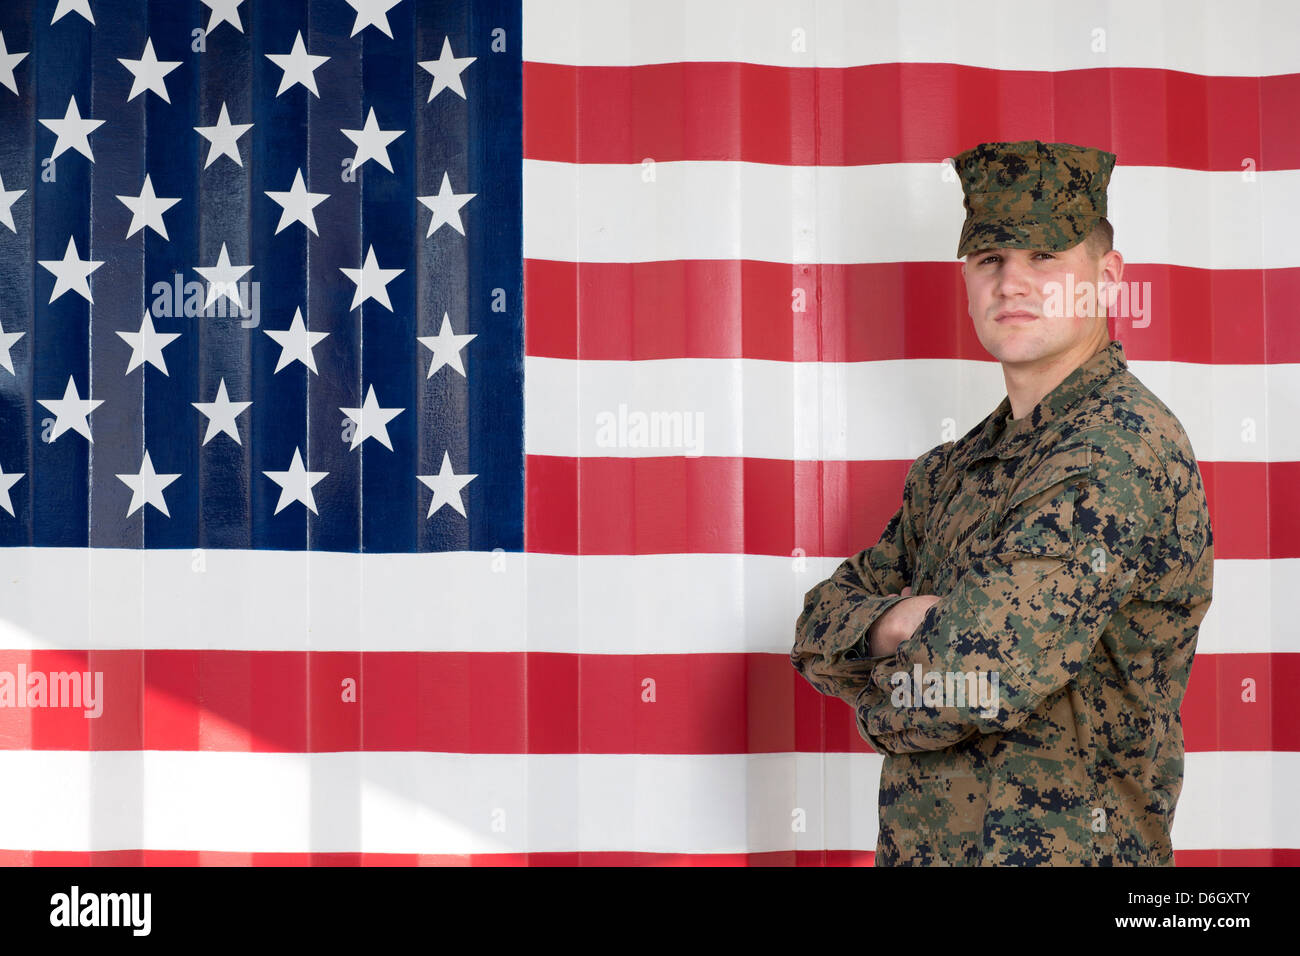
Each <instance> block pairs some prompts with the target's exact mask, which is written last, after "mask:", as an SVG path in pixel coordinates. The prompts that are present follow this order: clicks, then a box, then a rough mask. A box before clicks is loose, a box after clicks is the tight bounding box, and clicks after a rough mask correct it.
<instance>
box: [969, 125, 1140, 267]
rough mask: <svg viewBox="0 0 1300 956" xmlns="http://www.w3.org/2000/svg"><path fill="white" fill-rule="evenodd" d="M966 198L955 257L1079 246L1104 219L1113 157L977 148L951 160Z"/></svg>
mask: <svg viewBox="0 0 1300 956" xmlns="http://www.w3.org/2000/svg"><path fill="white" fill-rule="evenodd" d="M953 165H954V166H955V167H956V170H957V175H958V176H959V177H960V179H961V188H962V191H963V192H964V193H965V198H964V199H963V203H964V204H965V206H966V222H965V223H964V224H963V225H962V230H961V239H960V240H959V241H958V243H957V258H958V259H961V258H964V257H965V256H966V255H967V254H968V253H971V252H976V251H979V250H981V249H994V248H1007V249H1050V250H1053V251H1056V252H1060V251H1063V250H1065V249H1069V248H1070V247H1071V246H1075V245H1078V244H1079V242H1081V241H1082V240H1083V239H1084V238H1085V237H1086V236H1087V235H1088V233H1090V232H1092V227H1093V226H1095V225H1096V224H1097V220H1098V219H1100V218H1101V217H1102V216H1105V215H1106V187H1107V186H1108V185H1109V183H1110V174H1111V172H1112V171H1113V170H1114V168H1115V154H1114V153H1107V152H1105V151H1103V150H1100V149H1092V148H1089V147H1085V146H1072V145H1070V144H1069V143H1040V142H1039V141H1038V140H1026V141H1024V142H1019V143H980V144H979V145H978V146H976V147H974V148H973V149H968V150H966V151H965V152H962V153H958V154H957V155H956V156H955V157H953Z"/></svg>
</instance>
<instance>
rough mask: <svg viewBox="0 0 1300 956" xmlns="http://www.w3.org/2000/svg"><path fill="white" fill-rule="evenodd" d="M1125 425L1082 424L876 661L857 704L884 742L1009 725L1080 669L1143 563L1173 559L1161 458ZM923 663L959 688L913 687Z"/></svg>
mask: <svg viewBox="0 0 1300 956" xmlns="http://www.w3.org/2000/svg"><path fill="white" fill-rule="evenodd" d="M1121 435H1122V436H1128V437H1116V436H1115V435H1114V434H1110V433H1103V434H1101V435H1098V434H1091V435H1088V436H1078V437H1077V440H1071V441H1070V442H1069V444H1068V447H1063V448H1060V449H1059V450H1057V451H1055V452H1053V453H1052V454H1051V455H1050V456H1049V457H1048V458H1047V459H1046V460H1045V461H1044V462H1043V463H1042V465H1041V467H1038V468H1036V469H1035V470H1034V472H1033V473H1032V474H1031V475H1030V476H1029V477H1028V478H1027V479H1025V480H1024V481H1023V482H1022V483H1021V484H1020V485H1019V486H1018V487H1017V488H1016V489H1015V490H1014V492H1013V493H1012V494H1011V495H1010V497H1009V502H1008V505H1007V507H1006V510H1005V511H1004V512H1003V514H1002V517H1001V520H999V521H998V523H997V527H996V528H994V529H993V531H992V533H991V540H990V541H989V543H988V545H987V546H986V547H981V548H980V550H979V553H978V554H976V555H975V556H974V557H973V558H972V560H971V561H970V564H969V568H968V570H967V571H966V573H964V574H963V575H962V577H961V578H960V579H959V580H958V581H957V583H956V585H955V586H954V588H953V589H952V590H951V591H950V592H949V593H947V594H946V595H943V597H942V598H941V600H940V601H939V602H938V603H937V604H935V605H934V606H933V607H931V608H930V610H929V611H928V612H927V613H926V616H925V618H924V620H923V622H922V624H921V626H920V627H918V628H917V630H916V631H915V632H914V633H913V634H912V636H911V637H910V638H908V639H907V640H905V641H903V642H902V643H901V644H899V646H898V649H897V651H896V652H895V655H894V657H893V658H890V659H886V660H883V661H880V662H878V663H877V664H876V665H875V666H874V668H873V670H872V674H871V678H870V680H871V684H872V685H873V686H874V687H875V688H876V691H877V692H876V693H875V694H872V695H868V694H863V698H862V701H861V702H860V703H859V705H858V706H857V708H856V709H857V720H858V726H859V730H860V731H861V732H862V734H863V736H864V737H866V738H867V739H868V740H869V741H871V743H872V744H873V746H875V747H876V749H877V750H880V749H883V750H884V751H885V752H888V753H905V752H910V751H918V750H939V749H943V748H945V747H948V746H951V745H953V744H955V743H957V742H959V741H961V740H964V739H965V738H966V737H969V736H970V735H971V734H973V733H976V732H978V733H997V732H1002V731H1006V730H1010V729H1012V728H1014V727H1016V726H1018V725H1019V724H1021V723H1023V722H1024V721H1025V720H1026V719H1028V717H1029V716H1030V715H1031V714H1032V713H1033V711H1034V710H1035V708H1036V707H1037V706H1038V704H1039V703H1040V702H1041V701H1042V700H1043V699H1044V698H1045V697H1047V696H1048V695H1049V694H1051V693H1053V692H1054V691H1056V690H1057V689H1059V688H1060V687H1063V686H1064V685H1065V684H1066V683H1068V682H1069V681H1070V680H1071V679H1072V678H1073V677H1074V676H1075V675H1076V674H1078V673H1079V672H1080V670H1081V669H1082V667H1083V665H1084V662H1085V661H1086V660H1087V658H1088V656H1089V655H1090V654H1091V653H1092V650H1093V648H1094V646H1095V645H1096V643H1097V640H1098V638H1099V637H1100V636H1101V632H1102V631H1103V630H1104V629H1105V626H1106V622H1107V621H1108V620H1109V618H1110V616H1111V615H1112V614H1113V613H1114V612H1115V611H1116V610H1117V609H1118V608H1120V607H1121V606H1123V605H1124V604H1125V603H1126V595H1127V594H1128V592H1129V589H1130V586H1131V585H1132V582H1133V579H1134V577H1135V576H1136V574H1137V572H1138V569H1139V568H1140V567H1141V566H1142V565H1143V564H1144V563H1147V562H1150V561H1156V560H1163V557H1162V556H1161V555H1160V553H1159V552H1160V548H1159V545H1158V541H1159V530H1160V529H1162V528H1164V527H1165V526H1166V524H1167V523H1168V517H1169V515H1172V513H1173V509H1174V508H1175V506H1176V499H1175V497H1174V496H1173V494H1172V490H1171V485H1170V483H1169V480H1168V476H1167V474H1166V473H1165V470H1164V466H1163V465H1162V464H1161V463H1160V461H1159V459H1158V458H1157V457H1156V456H1155V454H1154V453H1153V452H1151V451H1150V449H1149V448H1148V447H1147V445H1146V443H1145V442H1143V441H1142V440H1141V438H1139V437H1138V436H1135V435H1129V433H1121ZM918 665H919V666H920V668H921V676H922V685H921V687H918V688H917V690H918V691H920V690H921V689H922V688H923V687H924V686H925V684H924V682H925V675H927V674H930V673H932V672H933V673H937V674H938V675H940V679H941V680H943V681H944V686H945V687H946V686H947V684H948V676H947V675H950V674H951V675H954V676H953V678H952V687H953V689H954V693H953V695H952V698H951V699H945V698H944V697H943V696H931V698H930V699H929V700H926V699H924V698H923V697H920V695H919V694H918V698H919V699H917V698H914V699H911V700H909V699H908V698H907V697H906V696H904V695H903V694H902V693H901V690H902V689H903V688H904V687H906V688H908V689H909V690H910V689H911V686H912V685H913V684H914V683H915V677H916V667H917V666H918ZM972 674H974V675H975V676H974V677H973V678H972V677H971V676H970V675H972ZM980 674H982V675H983V677H982V678H981V677H980V676H979V675H980ZM902 675H907V676H906V677H903V676H902ZM981 680H982V681H983V684H982V685H981V683H980V682H981ZM994 681H996V683H994ZM958 685H960V686H962V687H963V688H966V689H970V690H976V689H978V688H980V687H981V686H983V687H984V688H985V690H986V695H985V700H986V701H988V700H991V701H992V706H990V707H980V706H979V703H978V702H976V703H975V705H974V706H971V702H970V701H969V700H967V701H965V702H963V701H961V700H960V699H959V698H958V697H957V694H956V693H955V691H956V688H957V686H958ZM896 690H898V691H900V693H898V694H895V693H894V691H896ZM949 703H953V704H954V705H953V706H945V705H946V704H949ZM963 703H965V706H961V704H963ZM931 704H933V706H930V705H931Z"/></svg>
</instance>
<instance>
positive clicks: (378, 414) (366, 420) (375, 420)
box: [339, 385, 406, 451]
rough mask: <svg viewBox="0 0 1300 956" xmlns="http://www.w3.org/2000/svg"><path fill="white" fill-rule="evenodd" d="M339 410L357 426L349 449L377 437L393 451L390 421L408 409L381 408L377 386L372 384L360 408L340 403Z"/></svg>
mask: <svg viewBox="0 0 1300 956" xmlns="http://www.w3.org/2000/svg"><path fill="white" fill-rule="evenodd" d="M339 411H341V412H342V413H343V414H344V415H346V416H348V418H350V419H351V420H352V422H353V424H355V425H356V426H357V427H356V430H355V431H353V432H352V445H351V447H350V448H349V449H348V450H349V451H351V450H352V449H353V448H356V447H357V446H358V445H360V444H361V443H362V442H363V441H365V440H366V439H367V438H374V439H376V440H377V441H378V442H379V443H380V444H381V445H383V446H384V447H385V448H387V449H388V450H389V451H392V450H393V443H392V442H391V441H389V440H388V423H389V422H391V421H392V420H393V419H394V418H396V417H397V416H398V415H400V414H401V413H402V412H404V411H406V409H404V408H380V407H379V399H377V398H376V397H375V387H374V386H373V385H371V386H370V391H368V392H367V393H366V401H365V403H364V404H363V405H362V406H361V407H360V408H344V407H343V406H341V405H340V406H339Z"/></svg>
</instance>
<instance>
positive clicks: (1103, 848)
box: [790, 140, 1214, 866]
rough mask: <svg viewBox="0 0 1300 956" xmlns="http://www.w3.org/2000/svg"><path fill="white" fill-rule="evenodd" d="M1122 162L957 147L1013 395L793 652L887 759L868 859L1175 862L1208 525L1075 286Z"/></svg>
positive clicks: (961, 251) (917, 480)
mask: <svg viewBox="0 0 1300 956" xmlns="http://www.w3.org/2000/svg"><path fill="white" fill-rule="evenodd" d="M1115 158H1116V157H1115V155H1114V154H1113V153H1107V152H1103V151H1101V150H1097V149H1088V148H1083V147H1079V146H1073V145H1069V144H1065V143H1042V142H1039V141H1037V140H1033V141H1029V142H1018V143H982V144H980V145H978V146H976V147H975V148H973V149H970V150H967V151H965V152H963V153H961V154H959V155H958V156H957V157H956V159H955V166H956V169H957V172H958V174H959V176H960V177H961V183H962V189H963V192H964V193H965V206H966V221H965V224H964V226H963V228H962V232H961V239H960V241H959V244H958V247H957V256H958V258H962V257H964V259H965V261H964V262H963V264H962V275H963V276H964V277H965V281H966V293H967V298H968V303H969V312H970V316H971V319H972V321H973V322H974V325H975V331H976V334H977V335H978V337H979V340H980V342H981V343H982V344H983V346H984V347H985V348H986V349H987V350H988V351H989V353H990V354H992V355H993V357H994V358H996V359H997V360H998V361H999V362H1000V363H1001V364H1002V372H1003V378H1004V380H1005V382H1006V387H1007V396H1006V397H1005V398H1004V399H1003V400H1002V402H1001V404H999V405H998V407H997V408H995V409H994V410H993V412H992V413H991V414H990V415H989V416H988V417H986V418H985V419H984V420H983V421H981V422H980V423H979V424H978V425H976V426H975V427H974V428H972V429H971V430H970V431H969V432H967V433H966V434H965V435H964V436H962V438H960V439H959V440H957V441H956V442H945V443H943V444H941V445H939V446H938V447H936V448H933V449H931V450H930V451H929V452H927V453H926V454H924V455H922V456H921V457H920V458H918V459H917V460H916V461H915V462H914V463H913V464H912V466H911V468H910V469H909V471H908V473H907V479H906V482H905V487H904V490H903V502H902V506H901V507H900V508H899V509H898V511H897V512H896V513H895V514H894V516H893V517H892V518H891V519H890V521H889V522H888V524H887V525H886V527H885V530H884V533H883V534H882V535H881V537H880V541H879V542H878V543H877V544H876V545H875V546H874V547H870V548H867V549H866V550H864V551H861V552H859V553H858V554H856V555H854V556H853V557H850V558H848V559H847V560H845V561H844V562H843V563H842V564H840V566H839V567H838V568H837V569H836V571H835V573H834V574H833V575H832V576H831V577H830V578H829V579H828V580H826V581H823V582H822V583H821V584H818V585H817V586H816V587H814V588H813V589H812V590H810V591H809V592H808V593H807V595H806V596H805V598H804V607H803V612H802V614H801V615H800V616H799V619H798V622H797V624H796V640H795V644H794V648H793V650H792V651H791V655H790V658H791V662H792V663H793V664H794V666H795V668H796V669H797V670H798V671H799V673H801V674H802V675H803V676H804V677H805V678H806V679H807V680H808V681H809V682H810V683H811V684H812V685H813V686H814V687H816V688H817V689H818V690H819V691H821V692H822V693H824V694H828V695H833V696H836V697H839V698H840V699H842V700H844V701H845V702H847V703H848V704H850V705H851V706H852V707H853V708H854V711H855V712H856V715H857V725H858V729H859V731H860V732H861V733H862V735H863V737H864V738H865V739H866V740H867V741H868V742H870V744H871V745H872V747H873V748H875V750H876V751H877V752H878V753H880V754H882V755H883V756H884V764H883V768H882V771H881V777H880V836H879V841H878V843H877V847H876V865H878V866H889V865H896V864H926V865H1035V864H1084V865H1091V864H1100V865H1115V864H1145V865H1152V864H1156V865H1172V863H1173V847H1172V845H1171V842H1170V835H1169V834H1170V828H1171V826H1172V824H1173V819H1174V808H1175V805H1176V803H1177V801H1178V795H1179V792H1180V791H1181V789H1182V779H1183V732H1182V722H1181V719H1180V717H1179V712H1178V711H1179V706H1180V704H1181V703H1182V699H1183V693H1184V691H1185V690H1186V688H1187V677H1188V672H1189V671H1190V669H1191V663H1192V655H1193V653H1194V652H1195V649H1196V636H1197V631H1198V629H1199V627H1200V623H1201V620H1202V618H1203V617H1204V616H1205V612H1206V611H1207V610H1208V608H1209V604H1210V596H1211V586H1212V583H1213V561H1214V549H1213V536H1212V534H1211V530H1210V519H1209V512H1208V509H1207V507H1206V500H1205V491H1204V487H1203V486H1202V483H1201V476H1200V473H1199V471H1198V469H1197V464H1196V457H1195V455H1194V454H1193V452H1192V447H1191V444H1190V443H1189V442H1188V440H1187V435H1186V433H1185V432H1184V431H1183V428H1182V426H1181V424H1180V423H1179V422H1178V419H1177V418H1175V417H1174V415H1173V413H1172V412H1171V411H1170V410H1169V409H1168V408H1167V407H1166V406H1165V405H1164V404H1163V403H1162V402H1161V401H1160V400H1159V399H1158V398H1156V397H1155V395H1153V394H1152V393H1151V392H1150V391H1149V390H1148V389H1147V388H1146V387H1145V386H1144V385H1143V384H1142V383H1141V382H1140V381H1138V379H1137V378H1135V377H1134V376H1133V374H1132V373H1131V372H1130V371H1128V368H1127V363H1126V361H1125V357H1124V347H1123V345H1121V344H1120V343H1119V342H1113V341H1111V340H1110V336H1109V331H1108V328H1107V321H1106V320H1107V315H1106V308H1105V303H1104V301H1103V300H1104V299H1105V298H1106V296H1103V295H1096V296H1094V297H1092V298H1089V296H1088V295H1087V294H1084V295H1083V296H1082V297H1081V298H1080V297H1078V293H1079V290H1085V292H1086V291H1087V290H1088V289H1089V286H1091V288H1092V290H1093V291H1095V290H1101V291H1102V292H1106V291H1107V290H1113V289H1114V288H1115V284H1117V283H1118V282H1119V281H1120V277H1121V275H1122V272H1123V265H1124V263H1123V258H1122V257H1121V256H1120V254H1119V253H1118V252H1116V251H1114V250H1113V249H1111V236H1112V230H1111V226H1110V223H1109V222H1108V221H1107V220H1106V218H1105V216H1106V187H1107V184H1108V183H1109V180H1110V174H1111V171H1112V170H1113V168H1114V164H1115ZM1063 289H1064V290H1065V291H1066V292H1067V293H1068V294H1066V295H1064V296H1063V295H1062V294H1061V293H1062V290H1063ZM1070 290H1073V292H1072V293H1071V292H1070ZM1076 299H1077V301H1076Z"/></svg>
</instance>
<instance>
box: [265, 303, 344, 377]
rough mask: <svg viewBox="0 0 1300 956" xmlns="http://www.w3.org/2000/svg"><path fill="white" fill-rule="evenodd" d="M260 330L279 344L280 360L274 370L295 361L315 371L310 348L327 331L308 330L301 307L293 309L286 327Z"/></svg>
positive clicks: (313, 346)
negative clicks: (291, 318) (288, 324)
mask: <svg viewBox="0 0 1300 956" xmlns="http://www.w3.org/2000/svg"><path fill="white" fill-rule="evenodd" d="M262 331H263V332H265V333H266V334H267V335H269V336H271V339H272V340H273V341H274V342H276V343H277V344H278V345H279V346H280V361H278V362H276V363H275V371H277V372H278V371H280V369H282V368H284V367H285V366H286V365H288V364H289V363H290V362H295V361H297V362H301V363H302V364H303V365H305V366H307V367H308V368H309V369H311V370H312V371H313V372H316V359H315V358H314V357H313V356H312V354H311V350H312V349H313V348H315V347H316V343H317V342H319V341H320V340H321V339H323V338H325V336H327V335H329V333H328V332H308V331H307V325H306V323H304V322H303V320H302V309H294V310H293V323H292V324H291V325H290V326H289V328H288V329H286V330H282V331H278V332H277V331H275V330H273V329H263V330H262ZM316 374H318V375H319V374H320V373H319V372H317V373H316Z"/></svg>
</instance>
